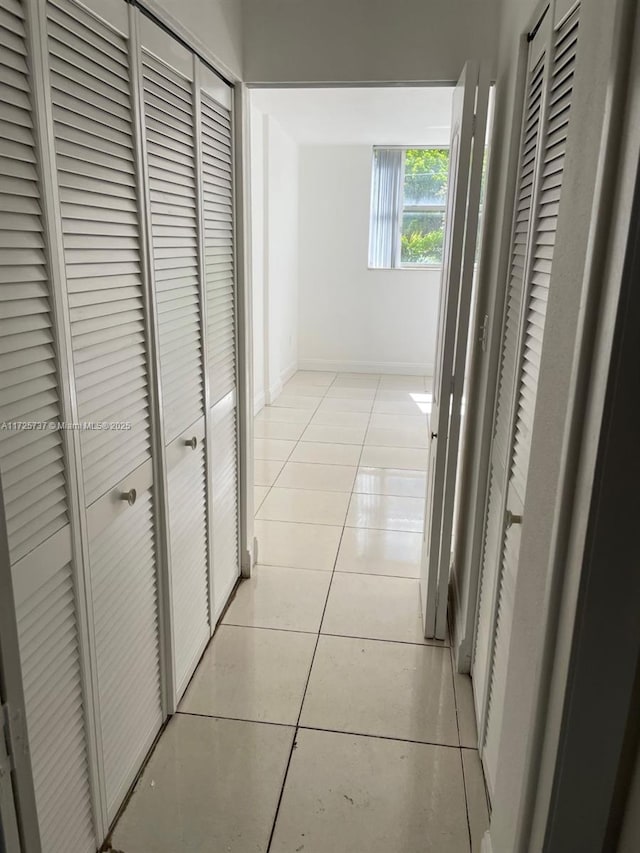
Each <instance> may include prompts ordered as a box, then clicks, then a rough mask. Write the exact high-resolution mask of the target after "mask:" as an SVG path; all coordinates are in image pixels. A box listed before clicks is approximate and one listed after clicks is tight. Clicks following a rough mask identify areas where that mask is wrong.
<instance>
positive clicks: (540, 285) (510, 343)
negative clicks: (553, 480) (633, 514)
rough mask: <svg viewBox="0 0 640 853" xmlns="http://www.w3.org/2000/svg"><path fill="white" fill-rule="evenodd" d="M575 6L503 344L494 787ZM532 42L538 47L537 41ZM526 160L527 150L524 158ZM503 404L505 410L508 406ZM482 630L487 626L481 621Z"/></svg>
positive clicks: (491, 663) (492, 668) (491, 547)
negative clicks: (516, 306)
mask: <svg viewBox="0 0 640 853" xmlns="http://www.w3.org/2000/svg"><path fill="white" fill-rule="evenodd" d="M578 14H579V13H578V10H576V11H574V13H573V14H572V15H571V16H570V17H569V18H568V19H567V20H565V21H564V22H563V23H562V24H561V26H559V27H558V28H553V29H552V27H551V21H552V20H553V10H551V11H550V12H549V13H548V26H546V27H543V28H541V30H540V32H539V35H540V37H541V38H543V39H544V40H543V42H542V45H543V47H542V50H543V51H544V53H545V55H546V56H547V57H548V58H547V59H546V64H547V66H548V72H547V73H546V75H545V76H544V78H543V86H542V98H541V101H540V112H539V128H540V130H539V141H538V145H537V156H536V159H535V171H534V183H533V189H534V191H533V198H532V204H531V205H530V206H529V208H528V211H527V213H526V215H524V216H525V218H526V219H527V221H528V225H527V239H526V242H525V247H526V248H525V252H524V258H525V263H524V268H523V269H524V276H520V279H521V281H523V282H524V286H522V285H520V286H519V289H520V296H519V297H518V299H519V301H520V303H521V308H520V311H519V313H518V321H517V334H516V335H513V334H512V333H510V327H511V325H512V324H510V322H509V317H508V319H507V327H506V332H505V341H504V348H503V362H502V363H503V371H504V375H505V376H506V377H507V379H508V381H509V382H510V383H512V386H513V392H512V393H510V394H509V397H507V396H506V393H505V394H503V391H502V387H501V388H500V394H499V401H498V414H497V421H496V434H495V438H494V445H495V449H494V456H493V467H492V472H491V484H490V488H491V492H490V504H489V506H490V509H489V518H488V523H487V544H486V547H485V558H484V574H485V575H486V578H485V577H484V576H483V581H482V583H483V588H482V599H481V609H480V617H481V619H482V617H483V607H484V608H485V609H486V608H487V604H486V602H484V601H483V599H484V597H485V594H486V593H487V592H489V591H490V585H489V584H487V590H485V581H492V582H493V586H494V589H495V592H494V604H493V608H494V613H493V614H492V618H491V620H490V623H491V625H492V626H493V630H492V631H490V632H489V637H488V639H489V642H488V652H487V649H486V648H485V649H484V650H483V651H482V652H481V643H483V642H486V633H485V634H481V632H480V630H479V632H478V642H477V648H476V664H475V665H476V666H477V665H478V664H481V666H483V667H484V668H485V684H486V685H487V687H486V690H487V695H486V696H485V697H484V702H485V709H484V712H485V715H486V716H485V734H484V747H483V761H484V766H485V770H486V773H487V780H488V782H489V786H490V788H491V787H492V786H493V784H494V782H495V775H496V767H497V765H498V761H499V751H500V735H501V729H502V718H503V708H504V699H505V687H506V674H507V665H508V653H509V639H510V634H511V629H512V619H513V597H514V590H515V584H516V579H517V573H518V559H519V550H520V530H521V523H520V521H519V519H520V518H525V517H526V485H527V476H528V470H529V454H530V450H531V435H532V430H533V423H534V413H535V402H536V392H537V385H538V373H539V367H540V358H541V353H542V344H543V334H544V326H545V318H546V306H547V297H548V292H549V285H550V281H551V267H552V261H553V248H554V244H555V233H556V227H557V217H558V208H559V200H560V191H561V186H562V174H563V168H564V151H565V145H566V139H567V131H568V124H569V113H570V105H571V95H572V90H573V74H574V65H575V57H576V49H577V42H578ZM533 46H534V50H535V46H536V45H535V41H534V43H533ZM534 58H535V56H534ZM536 61H537V62H539V61H540V59H537V60H536ZM536 67H537V66H536ZM534 71H535V68H534ZM531 79H532V80H533V77H532V78H531ZM525 149H526V142H525ZM525 162H526V155H525V158H523V164H524V163H525ZM525 169H526V167H524V168H523V171H522V173H523V174H524V172H525ZM521 205H522V199H520V203H519V213H518V216H519V217H520V216H521V215H523V214H521V213H520V207H521ZM526 207H527V204H526V203H524V208H526ZM518 221H520V219H519V220H518ZM518 234H519V232H518V226H516V238H515V241H514V258H515V257H516V253H517V252H518V253H519V252H520V246H521V243H522V241H521V240H520V238H519V236H518ZM518 257H520V254H518ZM514 316H515V313H514ZM507 407H508V408H507ZM505 411H506V412H507V414H504V412H505ZM503 460H504V461H503ZM487 598H489V595H487ZM483 630H484V631H486V628H485V627H484V626H483ZM474 675H476V674H475V673H474ZM476 677H477V676H476Z"/></svg>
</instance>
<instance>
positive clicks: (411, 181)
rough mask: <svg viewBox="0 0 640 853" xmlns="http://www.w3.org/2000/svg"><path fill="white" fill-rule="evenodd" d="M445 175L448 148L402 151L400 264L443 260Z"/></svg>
mask: <svg viewBox="0 0 640 853" xmlns="http://www.w3.org/2000/svg"><path fill="white" fill-rule="evenodd" d="M448 175H449V151H448V149H446V148H410V149H407V151H406V152H405V171H404V187H403V190H404V195H403V210H402V223H401V229H402V230H401V238H400V239H401V258H400V260H401V263H402V264H427V265H437V266H440V265H441V264H442V247H443V244H444V218H445V204H446V200H447V179H448Z"/></svg>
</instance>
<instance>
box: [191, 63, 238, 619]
mask: <svg viewBox="0 0 640 853" xmlns="http://www.w3.org/2000/svg"><path fill="white" fill-rule="evenodd" d="M196 68H197V82H198V94H199V105H198V106H199V122H198V129H199V133H200V139H199V142H200V180H201V200H202V203H201V216H202V223H201V228H202V247H203V262H204V284H205V288H204V289H205V304H206V317H205V321H206V354H207V373H208V384H209V412H208V416H209V419H210V421H209V423H210V449H211V461H210V474H209V476H210V483H209V486H210V490H211V499H210V507H211V513H212V561H211V562H212V583H211V588H212V601H213V606H212V611H213V622H214V624H215V621H216V620H217V618H218V617H219V616H220V613H221V612H222V610H223V608H224V606H225V604H226V603H227V601H228V598H229V595H230V593H231V591H232V590H233V587H234V585H235V583H236V581H237V579H238V577H239V575H240V567H239V551H238V482H239V478H238V389H237V364H236V357H237V344H236V325H237V316H236V311H237V302H236V288H235V244H234V221H233V210H234V204H233V192H234V185H233V154H232V152H233V134H232V116H231V109H232V90H231V88H230V87H229V86H227V85H226V84H225V83H224V82H223V81H222V80H220V79H219V78H218V77H216V75H215V74H213V72H211V71H209V69H208V68H206V67H205V66H204V65H202V63H198V65H197V66H196Z"/></svg>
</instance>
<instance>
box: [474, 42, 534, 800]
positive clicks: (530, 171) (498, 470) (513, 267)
mask: <svg viewBox="0 0 640 853" xmlns="http://www.w3.org/2000/svg"><path fill="white" fill-rule="evenodd" d="M546 83H547V58H546V54H545V52H544V51H543V52H541V54H540V55H538V57H537V59H536V61H533V64H532V66H531V67H530V69H529V71H528V76H527V89H526V94H525V104H524V117H523V130H522V139H521V143H520V163H519V175H518V183H517V190H516V198H515V222H514V228H513V235H512V246H511V264H510V269H509V280H508V284H507V295H506V313H505V322H504V328H503V338H502V353H501V359H500V374H499V381H498V398H497V403H496V413H495V422H494V435H493V441H494V445H493V450H492V468H491V473H490V480H489V493H488V502H487V511H486V516H485V535H484V544H483V557H482V572H481V576H480V591H479V606H478V629H477V634H476V642H475V649H474V659H473V669H472V671H473V688H474V698H475V705H476V711H477V717H478V720H479V721H482V720H483V719H486V720H488V719H489V716H488V715H489V710H490V708H489V709H488V706H490V705H491V703H492V701H493V700H492V698H491V697H492V694H493V691H494V681H495V666H496V642H497V639H498V633H497V630H496V629H497V627H498V626H497V620H498V619H499V611H500V596H501V595H502V584H503V580H502V577H501V566H502V555H503V547H502V546H503V532H504V501H505V493H506V486H507V483H506V473H507V459H508V454H509V452H510V427H511V416H512V406H513V390H514V382H515V378H516V369H517V364H518V345H519V337H520V333H519V330H520V323H521V309H522V299H523V294H524V289H525V276H526V269H527V265H528V257H529V255H528V252H529V242H530V235H531V222H532V216H533V209H532V205H533V203H534V201H533V199H534V184H535V182H536V177H537V163H538V160H539V149H540V132H541V124H542V107H543V93H544V90H545V88H546ZM502 621H503V625H504V618H503V620H502ZM493 705H494V707H495V702H494V703H493ZM485 766H486V761H485ZM487 782H488V785H489V787H490V788H491V787H492V784H493V778H492V777H491V776H490V775H489V773H487Z"/></svg>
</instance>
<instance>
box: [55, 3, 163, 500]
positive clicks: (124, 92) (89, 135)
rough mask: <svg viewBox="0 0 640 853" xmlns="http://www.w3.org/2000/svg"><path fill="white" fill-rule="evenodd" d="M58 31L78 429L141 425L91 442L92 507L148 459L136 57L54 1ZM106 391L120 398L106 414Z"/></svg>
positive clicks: (86, 460) (94, 434) (99, 434)
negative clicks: (132, 66)
mask: <svg viewBox="0 0 640 853" xmlns="http://www.w3.org/2000/svg"><path fill="white" fill-rule="evenodd" d="M48 31H49V52H50V56H51V88H52V102H53V119H54V129H55V144H56V160H57V170H58V183H59V188H60V201H61V213H62V225H63V240H64V259H65V265H66V273H67V287H68V292H69V305H70V320H71V334H72V344H73V359H74V368H75V374H76V380H77V401H78V415H79V420H80V421H81V422H82V421H93V422H104V423H110V422H125V423H126V422H128V423H131V430H130V431H127V432H121V431H116V430H102V431H95V430H93V431H92V430H84V431H82V432H81V447H82V460H83V472H84V484H85V494H86V500H87V503H88V504H90V503H92V502H93V501H95V500H96V499H98V498H99V497H101V496H102V495H104V494H105V493H106V492H107V491H108V489H109V488H111V487H113V486H114V485H115V484H116V483H117V482H119V481H120V480H121V479H122V478H123V477H125V476H126V475H127V474H128V473H129V471H131V470H132V469H134V468H136V467H138V466H139V465H141V464H142V463H143V462H144V461H145V460H146V459H148V458H149V456H150V425H149V406H148V391H147V363H146V346H145V338H144V317H143V283H142V276H141V263H140V243H139V234H138V230H137V227H136V222H137V201H136V178H135V172H134V162H133V150H134V146H133V127H132V112H131V110H132V107H131V95H130V83H129V58H128V50H127V43H126V41H125V40H124V39H123V38H122V37H121V36H120V35H118V34H117V33H115V32H114V31H112V30H111V29H109V28H108V27H107V25H106V24H103V23H102V22H100V21H98V20H97V19H96V18H94V17H93V16H91V15H89V14H87V13H85V12H84V11H83V10H82V9H79V8H76V7H75V6H72V5H71V4H70V3H67V2H65V3H63V2H58V3H49V6H48ZM105 383H109V385H110V387H111V388H112V389H116V388H117V389H119V396H116V395H114V394H112V395H111V397H110V398H109V401H108V404H105V405H104V406H103V405H101V398H100V397H99V396H98V397H97V398H96V396H95V393H94V392H95V389H96V388H101V387H103V385H104V384H105ZM125 439H126V440H125Z"/></svg>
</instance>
